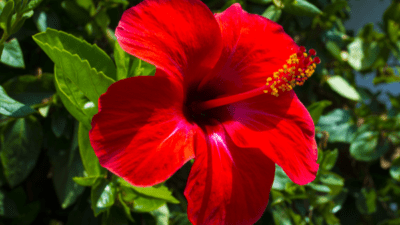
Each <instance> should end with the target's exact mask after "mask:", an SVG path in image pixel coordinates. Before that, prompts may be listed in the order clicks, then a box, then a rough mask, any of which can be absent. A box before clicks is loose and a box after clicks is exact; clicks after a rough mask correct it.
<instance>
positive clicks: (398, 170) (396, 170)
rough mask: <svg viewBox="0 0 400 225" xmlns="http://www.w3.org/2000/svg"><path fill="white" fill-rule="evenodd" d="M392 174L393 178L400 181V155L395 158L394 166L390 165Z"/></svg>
mask: <svg viewBox="0 0 400 225" xmlns="http://www.w3.org/2000/svg"><path fill="white" fill-rule="evenodd" d="M390 175H391V176H392V177H393V179H396V180H398V181H400V157H397V158H396V159H395V160H393V162H392V166H391V167H390Z"/></svg>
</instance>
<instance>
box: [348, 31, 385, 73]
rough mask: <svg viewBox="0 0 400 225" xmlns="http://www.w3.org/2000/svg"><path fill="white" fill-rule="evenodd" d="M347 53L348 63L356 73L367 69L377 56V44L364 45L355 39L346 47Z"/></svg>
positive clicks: (374, 42) (378, 48) (358, 39)
mask: <svg viewBox="0 0 400 225" xmlns="http://www.w3.org/2000/svg"><path fill="white" fill-rule="evenodd" d="M347 48H348V51H349V58H348V62H349V64H350V66H351V67H353V68H354V69H355V70H357V71H362V70H366V69H369V68H370V67H371V66H372V64H374V62H375V61H376V59H377V58H378V56H379V52H380V47H379V45H378V42H376V41H373V42H371V43H365V42H364V41H363V39H361V38H360V37H357V38H355V39H354V41H353V42H352V43H351V44H349V45H348V46H347Z"/></svg>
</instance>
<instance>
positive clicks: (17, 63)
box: [1, 38, 25, 68]
mask: <svg viewBox="0 0 400 225" xmlns="http://www.w3.org/2000/svg"><path fill="white" fill-rule="evenodd" d="M1 62H2V63H4V64H6V65H8V66H11V67H15V68H25V63H24V56H23V55H22V50H21V47H20V46H19V43H18V41H17V39H15V38H13V39H11V40H10V41H9V42H6V43H5V44H4V49H3V54H2V55H1Z"/></svg>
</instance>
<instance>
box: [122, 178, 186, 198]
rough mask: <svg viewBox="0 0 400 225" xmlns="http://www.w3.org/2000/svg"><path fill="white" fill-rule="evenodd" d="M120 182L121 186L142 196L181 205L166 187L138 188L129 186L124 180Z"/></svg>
mask: <svg viewBox="0 0 400 225" xmlns="http://www.w3.org/2000/svg"><path fill="white" fill-rule="evenodd" d="M118 181H119V182H120V184H121V185H123V186H125V187H130V188H132V189H133V190H134V191H135V192H137V193H139V194H141V195H144V196H147V197H152V198H158V199H162V200H165V201H167V202H170V203H174V204H178V203H179V201H178V200H177V199H176V198H174V197H173V196H172V192H171V191H170V190H168V188H167V187H165V186H162V185H160V186H158V187H136V186H133V185H131V184H129V183H128V182H126V181H125V180H124V179H122V178H120V179H119V180H118Z"/></svg>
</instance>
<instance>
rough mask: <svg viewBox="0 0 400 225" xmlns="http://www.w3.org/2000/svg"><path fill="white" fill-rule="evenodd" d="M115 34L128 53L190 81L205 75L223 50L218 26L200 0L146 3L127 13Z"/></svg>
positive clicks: (158, 0) (170, 0)
mask: <svg viewBox="0 0 400 225" xmlns="http://www.w3.org/2000/svg"><path fill="white" fill-rule="evenodd" d="M115 35H116V36H117V39H118V42H119V44H120V45H121V47H122V48H123V49H124V50H125V51H127V52H128V53H130V54H132V55H134V56H137V57H138V58H140V59H143V60H145V61H147V62H149V63H152V64H154V65H155V66H156V67H157V68H160V69H162V70H164V71H166V72H167V73H168V74H175V75H178V76H182V75H183V76H186V77H187V76H189V79H192V78H194V77H196V78H197V79H200V77H202V76H204V73H206V72H205V71H206V70H208V69H211V68H212V67H213V66H214V64H215V63H216V62H217V60H218V58H219V55H220V53H221V49H222V44H221V32H220V29H219V26H218V23H217V22H216V20H215V18H214V15H213V14H212V12H211V11H210V10H209V9H208V8H207V6H206V5H205V4H204V3H202V2H201V1H199V0H145V1H143V2H141V3H139V4H138V5H136V6H134V7H132V8H130V9H128V10H126V11H125V13H124V14H123V15H122V18H121V21H120V23H119V25H118V27H117V29H116V32H115ZM185 80H186V78H185Z"/></svg>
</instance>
